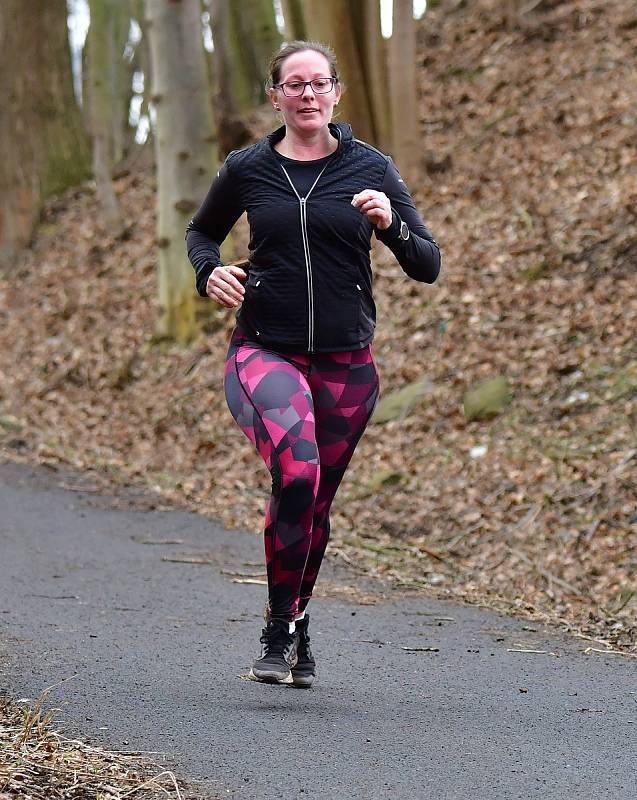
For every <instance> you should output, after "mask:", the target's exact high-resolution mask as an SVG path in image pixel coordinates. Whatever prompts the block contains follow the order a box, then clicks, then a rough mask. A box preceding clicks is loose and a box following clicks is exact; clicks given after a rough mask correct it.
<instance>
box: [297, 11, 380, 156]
mask: <svg viewBox="0 0 637 800" xmlns="http://www.w3.org/2000/svg"><path fill="white" fill-rule="evenodd" d="M355 8H356V4H352V3H349V2H347V3H344V2H342V0H321V2H320V3H317V2H314V0H305V2H304V6H303V13H304V17H305V22H306V25H307V32H308V35H309V37H310V38H313V39H318V40H319V41H322V42H325V43H326V44H329V45H331V46H332V47H333V48H334V50H335V51H336V54H337V56H338V60H339V64H340V68H341V72H342V74H343V81H344V84H345V87H346V91H345V92H344V93H343V97H342V99H341V102H340V105H339V108H340V109H341V112H340V117H341V118H342V119H343V120H344V121H346V122H350V123H351V124H352V127H353V128H354V133H355V134H356V136H358V137H360V138H361V139H365V140H366V141H368V142H371V143H375V142H376V134H375V131H374V118H373V113H372V106H371V102H370V98H369V93H368V86H367V79H366V75H365V71H364V68H363V59H362V56H361V53H360V50H359V47H358V40H359V37H358V36H357V34H356V30H357V27H358V24H359V20H358V19H357V18H355V17H356V14H355Z"/></svg>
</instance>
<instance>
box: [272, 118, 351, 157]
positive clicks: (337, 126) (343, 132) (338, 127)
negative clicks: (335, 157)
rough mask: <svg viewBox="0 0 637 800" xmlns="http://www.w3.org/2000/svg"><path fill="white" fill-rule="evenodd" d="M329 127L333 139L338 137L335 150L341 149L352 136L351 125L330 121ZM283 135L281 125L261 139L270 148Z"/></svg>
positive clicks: (283, 126)
mask: <svg viewBox="0 0 637 800" xmlns="http://www.w3.org/2000/svg"><path fill="white" fill-rule="evenodd" d="M328 127H329V129H330V133H331V134H332V136H333V137H334V138H335V139H338V148H337V150H336V152H338V151H340V150H342V149H343V147H344V146H345V145H347V144H349V143H350V142H351V141H352V139H353V138H354V134H353V133H352V126H351V125H349V124H348V123H347V122H330V123H329V124H328ZM284 136H285V125H281V127H280V128H277V129H276V130H275V131H272V133H269V134H268V135H267V136H266V137H265V139H264V140H263V142H264V144H267V145H268V146H269V147H270V148H271V147H273V146H274V145H275V144H276V143H277V142H280V141H281V139H282V138H283V137H284Z"/></svg>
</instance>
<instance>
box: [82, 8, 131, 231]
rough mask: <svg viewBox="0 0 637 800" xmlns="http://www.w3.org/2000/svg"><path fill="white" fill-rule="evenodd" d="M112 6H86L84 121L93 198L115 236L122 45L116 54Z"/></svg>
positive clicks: (119, 225) (117, 227)
mask: <svg viewBox="0 0 637 800" xmlns="http://www.w3.org/2000/svg"><path fill="white" fill-rule="evenodd" d="M115 6H119V3H114V2H113V0H90V3H89V8H90V13H91V24H90V27H89V30H88V70H89V76H88V106H89V114H88V117H89V128H90V132H91V140H92V146H93V175H94V177H95V183H96V187H97V197H98V201H99V204H100V207H101V209H102V213H103V216H104V221H105V223H106V225H107V227H108V228H109V230H110V231H111V232H112V233H114V234H117V233H120V232H121V229H122V215H121V211H120V207H119V201H118V200H117V196H116V194H115V188H114V186H113V181H112V178H111V168H112V166H113V163H114V161H115V158H116V157H117V158H118V159H119V158H121V147H122V143H121V131H122V130H123V119H122V113H121V106H122V86H121V83H122V81H121V80H118V77H119V75H118V74H121V66H122V63H123V49H124V47H123V45H122V46H121V49H119V52H118V43H117V34H118V33H119V31H118V30H117V25H116V23H117V17H118V13H119V9H118V8H116V7H115ZM118 130H119V133H120V135H119V136H117V131H118ZM116 136H117V140H116ZM118 150H119V151H120V152H117V151H118Z"/></svg>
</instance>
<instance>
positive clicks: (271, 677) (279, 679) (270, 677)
mask: <svg viewBox="0 0 637 800" xmlns="http://www.w3.org/2000/svg"><path fill="white" fill-rule="evenodd" d="M248 677H249V678H250V680H253V681H259V682H260V683H281V684H284V685H286V684H291V683H292V680H293V679H292V673H291V672H288V673H285V672H275V671H273V670H265V669H264V670H261V669H258V670H257V671H256V672H255V670H254V668H253V669H251V670H250V672H249V674H248Z"/></svg>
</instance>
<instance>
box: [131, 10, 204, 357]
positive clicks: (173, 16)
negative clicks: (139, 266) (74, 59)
mask: <svg viewBox="0 0 637 800" xmlns="http://www.w3.org/2000/svg"><path fill="white" fill-rule="evenodd" d="M146 20H147V27H148V34H149V40H150V53H151V67H152V89H151V102H152V105H153V107H154V108H155V111H156V131H155V155H156V163H157V210H158V246H159V305H160V310H159V319H158V324H157V333H158V335H159V337H161V338H168V339H172V340H176V341H178V342H180V343H187V342H188V341H190V340H191V339H192V338H193V336H194V335H195V333H196V322H195V289H194V278H193V272H192V267H191V265H190V264H189V262H188V259H187V257H186V251H185V245H184V232H185V229H186V225H187V223H188V220H189V219H190V217H191V216H192V214H193V211H194V210H195V209H196V208H197V207H198V206H199V204H200V202H201V199H202V198H203V197H204V196H205V193H206V191H207V189H208V187H209V185H210V176H211V174H213V172H214V170H215V169H216V158H215V136H214V129H213V118H212V107H211V104H210V100H209V95H208V85H207V73H206V64H205V57H204V50H203V42H202V35H201V8H200V0H146Z"/></svg>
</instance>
